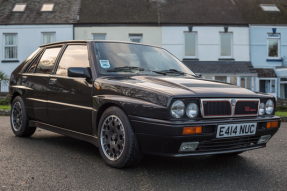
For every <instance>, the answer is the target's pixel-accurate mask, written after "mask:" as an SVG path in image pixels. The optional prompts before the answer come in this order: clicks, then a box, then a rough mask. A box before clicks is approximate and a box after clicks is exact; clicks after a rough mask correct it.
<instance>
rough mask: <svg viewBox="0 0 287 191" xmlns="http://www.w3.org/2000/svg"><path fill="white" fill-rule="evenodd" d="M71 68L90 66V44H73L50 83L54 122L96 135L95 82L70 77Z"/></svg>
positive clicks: (50, 112) (49, 105)
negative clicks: (94, 118)
mask: <svg viewBox="0 0 287 191" xmlns="http://www.w3.org/2000/svg"><path fill="white" fill-rule="evenodd" d="M69 67H90V64H89V60H88V50H87V45H86V44H70V45H68V46H67V48H66V50H65V51H64V53H63V56H62V58H61V59H60V61H59V65H58V67H57V71H56V72H55V74H53V75H51V76H50V78H49V84H48V100H49V101H48V103H47V108H48V115H49V121H50V124H52V125H55V126H58V127H61V128H65V129H68V130H72V131H76V132H81V133H85V134H90V135H92V110H93V108H92V96H91V92H92V82H91V81H90V80H88V79H85V78H72V77H68V68H69Z"/></svg>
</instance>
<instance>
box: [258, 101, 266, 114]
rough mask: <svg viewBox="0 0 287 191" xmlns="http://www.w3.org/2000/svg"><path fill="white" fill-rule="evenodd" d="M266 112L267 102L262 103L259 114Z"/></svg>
mask: <svg viewBox="0 0 287 191" xmlns="http://www.w3.org/2000/svg"><path fill="white" fill-rule="evenodd" d="M264 113H265V104H264V103H260V105H259V115H264Z"/></svg>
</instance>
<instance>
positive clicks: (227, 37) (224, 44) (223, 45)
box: [220, 33, 232, 58]
mask: <svg viewBox="0 0 287 191" xmlns="http://www.w3.org/2000/svg"><path fill="white" fill-rule="evenodd" d="M220 57H222V58H232V33H220Z"/></svg>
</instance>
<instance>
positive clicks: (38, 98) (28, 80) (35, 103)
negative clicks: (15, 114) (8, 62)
mask: <svg viewBox="0 0 287 191" xmlns="http://www.w3.org/2000/svg"><path fill="white" fill-rule="evenodd" d="M61 48H62V46H55V47H48V48H46V49H45V50H44V52H43V53H42V55H41V56H40V57H39V58H38V60H37V61H35V62H34V63H33V64H32V65H31V67H30V68H29V69H28V71H27V73H25V74H22V85H24V86H26V87H28V88H29V89H30V90H31V91H30V94H29V96H28V95H27V97H26V95H23V97H24V99H27V100H28V102H27V103H28V104H27V110H28V113H30V115H29V116H30V117H31V118H33V119H36V120H39V121H41V122H44V123H48V122H49V120H48V115H47V107H46V106H47V99H48V95H47V86H48V81H49V76H50V74H51V72H52V69H53V68H54V65H55V62H56V59H57V57H58V54H59V52H60V51H61Z"/></svg>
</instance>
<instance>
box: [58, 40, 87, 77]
mask: <svg viewBox="0 0 287 191" xmlns="http://www.w3.org/2000/svg"><path fill="white" fill-rule="evenodd" d="M69 67H90V64H89V59H88V49H87V46H86V45H69V46H68V47H67V49H66V50H65V52H64V54H63V56H62V58H61V61H60V63H59V66H58V70H57V73H56V75H60V76H67V75H68V68H69Z"/></svg>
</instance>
